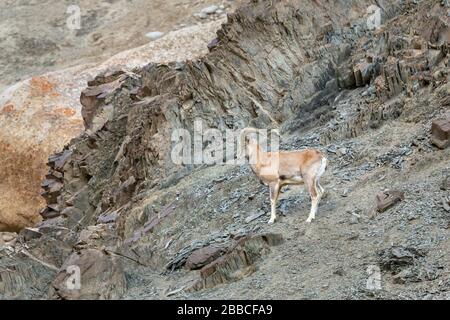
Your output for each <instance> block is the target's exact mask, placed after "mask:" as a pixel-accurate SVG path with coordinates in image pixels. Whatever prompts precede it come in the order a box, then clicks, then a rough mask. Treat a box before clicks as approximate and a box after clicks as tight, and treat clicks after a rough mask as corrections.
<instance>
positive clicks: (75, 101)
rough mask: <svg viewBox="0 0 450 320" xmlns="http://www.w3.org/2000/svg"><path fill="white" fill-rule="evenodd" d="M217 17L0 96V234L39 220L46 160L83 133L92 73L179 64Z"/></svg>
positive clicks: (196, 52)
mask: <svg viewBox="0 0 450 320" xmlns="http://www.w3.org/2000/svg"><path fill="white" fill-rule="evenodd" d="M222 22H223V19H222V20H221V19H218V20H217V21H216V20H215V21H212V22H205V23H202V24H200V25H194V26H190V27H186V28H183V29H180V30H177V31H173V32H169V33H167V34H166V35H165V36H164V37H163V38H161V39H158V40H156V41H153V42H151V43H148V44H146V45H143V46H140V47H137V48H134V49H130V50H127V51H124V52H121V53H119V54H117V55H115V56H113V57H111V58H110V59H108V60H106V61H105V62H103V63H100V64H96V63H87V64H81V65H78V66H76V67H72V68H68V69H62V70H59V71H55V72H49V73H46V74H43V75H40V76H35V77H33V78H31V79H27V80H25V81H22V82H19V83H17V84H15V85H13V86H11V87H9V88H8V89H6V90H5V91H4V92H3V93H1V94H0V231H5V230H7V231H15V230H20V229H22V228H24V227H28V226H33V225H34V224H35V223H37V222H38V221H39V211H40V210H41V209H42V208H43V207H44V206H45V202H44V201H43V199H42V197H41V196H40V193H41V192H42V189H41V182H42V180H43V179H44V177H45V174H46V173H47V171H48V167H47V166H46V163H47V159H48V156H49V155H51V154H52V153H54V152H56V151H58V150H61V149H62V148H63V146H64V145H66V144H67V143H68V142H69V141H70V140H71V139H72V138H74V137H76V136H78V135H79V134H80V133H81V132H82V131H83V130H84V124H83V120H82V116H81V103H80V94H81V91H82V90H83V89H84V88H85V87H86V84H87V82H88V81H90V80H92V79H93V78H94V77H95V76H96V75H97V74H100V73H108V72H111V71H113V70H116V69H124V70H132V69H133V68H136V67H140V66H143V65H146V64H148V63H149V61H152V62H155V63H164V62H169V61H173V60H178V61H184V60H189V59H193V58H196V57H198V56H200V55H203V54H205V53H206V52H207V47H206V46H207V44H208V43H209V41H210V39H211V38H212V37H214V35H215V32H216V30H217V29H218V28H219V27H220V25H221V23H222Z"/></svg>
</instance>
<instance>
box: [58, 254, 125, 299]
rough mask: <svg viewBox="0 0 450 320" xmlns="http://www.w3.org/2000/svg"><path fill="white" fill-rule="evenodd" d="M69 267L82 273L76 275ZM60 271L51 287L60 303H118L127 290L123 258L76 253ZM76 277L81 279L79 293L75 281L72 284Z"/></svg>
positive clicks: (76, 272)
mask: <svg viewBox="0 0 450 320" xmlns="http://www.w3.org/2000/svg"><path fill="white" fill-rule="evenodd" d="M70 266H75V267H76V268H79V271H75V272H74V271H73V270H75V269H71V268H70ZM61 269H62V271H60V272H59V273H58V274H57V276H56V278H55V280H53V283H52V287H53V289H54V290H55V291H56V292H55V295H56V297H58V298H61V299H91V300H92V299H95V300H98V299H118V298H120V297H121V296H122V295H123V293H124V292H125V290H126V281H125V276H124V273H123V269H122V264H121V260H120V258H118V257H114V256H111V255H109V254H107V253H105V252H102V251H100V250H97V249H84V250H81V251H80V252H74V253H73V254H72V255H71V256H70V257H69V258H68V259H67V260H66V261H65V262H64V265H63V266H62V267H61ZM77 270H78V269H77ZM69 272H70V273H69ZM72 272H73V273H72ZM78 272H79V273H78ZM77 275H79V276H80V278H79V279H80V283H79V289H78V288H77V287H75V286H76V285H77V283H76V282H75V281H76V280H73V281H72V280H71V277H72V276H77ZM71 284H72V285H73V286H71Z"/></svg>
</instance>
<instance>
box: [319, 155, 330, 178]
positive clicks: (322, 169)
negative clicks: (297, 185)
mask: <svg viewBox="0 0 450 320" xmlns="http://www.w3.org/2000/svg"><path fill="white" fill-rule="evenodd" d="M327 165H328V159H327V158H326V157H323V158H322V161H321V163H320V167H319V170H318V171H317V176H318V177H321V176H322V175H323V174H324V173H325V170H326V168H327Z"/></svg>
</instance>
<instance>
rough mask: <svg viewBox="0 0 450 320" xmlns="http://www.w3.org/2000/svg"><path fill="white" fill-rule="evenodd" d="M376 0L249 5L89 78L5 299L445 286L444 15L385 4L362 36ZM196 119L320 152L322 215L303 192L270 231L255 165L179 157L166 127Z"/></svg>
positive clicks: (418, 295) (417, 294) (409, 4)
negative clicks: (192, 43) (150, 55)
mask: <svg viewBox="0 0 450 320" xmlns="http://www.w3.org/2000/svg"><path fill="white" fill-rule="evenodd" d="M373 4H374V3H373V2H372V1H350V0H342V1H336V2H335V3H334V5H333V10H330V7H329V6H330V5H329V3H328V2H326V1H320V0H319V1H318V0H314V1H313V0H291V1H288V0H271V1H269V0H259V1H251V2H248V3H246V4H243V5H242V6H241V7H240V8H239V9H238V10H237V11H236V12H235V13H232V14H229V16H228V21H227V22H226V23H224V24H223V25H222V27H221V29H220V30H219V31H218V32H217V37H216V38H214V39H211V41H210V44H209V45H208V48H209V52H208V53H207V54H205V55H204V56H203V57H201V58H198V59H193V60H190V61H186V62H173V63H166V64H155V63H150V64H148V65H145V66H143V67H138V68H135V69H134V70H133V71H132V72H130V71H124V70H120V69H119V70H110V71H109V72H106V73H103V74H100V75H98V76H97V77H96V78H95V79H93V80H91V81H90V82H89V86H88V87H87V88H86V89H85V90H84V91H83V92H82V93H81V103H82V105H83V108H82V110H81V115H82V117H83V121H84V125H85V127H86V131H85V132H84V133H83V134H82V135H80V136H79V137H78V138H76V139H73V140H72V141H71V143H70V144H69V145H67V146H66V147H65V148H64V150H61V152H59V153H58V154H55V155H53V156H51V157H50V159H49V167H50V170H49V172H48V174H47V176H46V179H45V181H44V182H43V187H44V188H45V193H44V198H45V199H46V202H47V208H46V209H45V210H44V211H43V213H42V214H43V216H44V218H45V219H44V221H43V222H41V223H39V224H37V225H36V226H35V227H34V228H26V229H24V230H22V231H21V232H20V234H19V235H18V236H15V235H14V234H3V238H4V239H3V241H4V242H5V244H3V245H2V246H1V247H0V248H1V249H0V257H1V258H0V297H1V298H54V299H78V298H94V299H111V298H124V299H136V298H140V299H161V298H175V299H181V298H194V299H199V298H207V299H208V298H227V299H229V298H250V299H255V298H265V299H270V298H278V299H280V298H284V299H292V298H296V299H297V298H308V299H311V298H316V299H317V298H319V299H325V298H326V299H350V298H362V299H368V298H394V299H399V298H406V299H439V298H440V299H442V298H446V299H448V298H450V273H449V271H450V270H449V265H450V264H449V262H450V261H449V260H450V254H449V253H450V240H449V233H448V228H449V225H450V216H449V215H450V207H449V201H450V193H449V192H450V162H449V160H448V159H450V148H445V143H446V141H447V140H448V139H449V138H450V137H449V132H448V128H447V125H448V122H449V121H450V113H449V110H450V108H449V106H450V99H449V97H450V84H449V83H448V78H449V70H450V69H449V68H450V66H449V62H450V61H449V57H450V56H449V45H448V44H449V40H450V34H449V28H448V26H449V9H450V8H449V7H448V6H447V5H446V2H443V3H440V2H436V1H431V0H430V1H428V0H423V1H377V3H376V4H377V6H378V8H379V9H380V12H381V23H382V25H381V26H380V28H377V29H374V30H369V29H370V28H369V25H368V23H367V21H368V18H369V14H367V8H369V6H371V5H373ZM197 118H201V119H202V121H203V126H204V127H205V128H217V129H219V130H226V129H238V128H242V127H245V126H248V125H251V126H255V127H260V128H278V129H280V132H281V134H282V147H283V149H287V150H292V149H301V148H305V147H317V148H319V149H321V150H322V151H323V152H325V153H326V154H327V155H328V158H329V162H330V165H329V168H328V170H327V173H326V175H325V176H324V181H323V185H324V187H325V189H326V190H327V193H326V197H325V199H323V201H322V203H321V205H320V207H319V213H318V215H317V219H316V220H315V221H314V222H313V223H311V224H307V223H305V219H306V217H307V212H308V211H309V206H310V201H309V198H308V196H307V194H306V192H305V191H304V190H303V188H296V187H295V188H294V187H291V188H286V189H285V190H284V192H283V194H282V197H281V201H280V203H279V206H278V211H279V212H280V213H281V215H282V217H281V218H280V219H279V220H278V221H277V223H275V224H273V225H268V224H267V223H266V222H267V220H268V208H269V200H268V199H269V198H268V190H266V188H265V187H263V186H261V185H260V184H259V182H258V180H257V178H256V177H254V176H253V174H252V173H251V171H250V169H249V168H248V167H247V166H231V165H223V166H206V165H196V166H180V165H175V164H174V163H173V162H172V160H171V157H170V153H171V147H172V142H171V133H172V132H173V130H175V129H180V128H182V129H187V130H188V131H189V132H192V131H193V126H194V120H195V119H197ZM432 127H433V133H432V132H431V128H432ZM436 145H438V146H439V147H438V146H436ZM74 266H76V267H78V268H79V269H80V275H81V287H80V288H79V289H75V290H74V289H73V288H70V286H68V282H69V281H71V279H72V275H71V274H70V273H71V271H70V270H72V268H73V267H74ZM369 283H372V284H373V283H375V285H368V284H369Z"/></svg>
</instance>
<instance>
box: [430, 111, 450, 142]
mask: <svg viewBox="0 0 450 320" xmlns="http://www.w3.org/2000/svg"><path fill="white" fill-rule="evenodd" d="M431 142H432V143H433V144H434V145H436V146H437V147H438V148H440V149H445V148H447V147H448V146H449V145H450V118H447V119H437V120H434V121H433V123H432V124H431Z"/></svg>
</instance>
